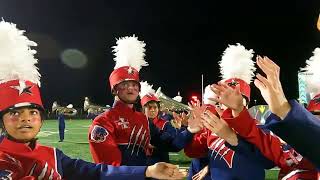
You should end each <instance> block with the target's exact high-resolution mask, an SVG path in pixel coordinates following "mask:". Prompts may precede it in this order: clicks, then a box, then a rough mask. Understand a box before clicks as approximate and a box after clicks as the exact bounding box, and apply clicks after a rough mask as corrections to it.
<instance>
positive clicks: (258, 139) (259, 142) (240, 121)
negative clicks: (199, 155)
mask: <svg viewBox="0 0 320 180" xmlns="http://www.w3.org/2000/svg"><path fill="white" fill-rule="evenodd" d="M223 118H224V119H225V120H226V121H227V122H228V124H229V126H230V127H233V128H234V129H235V130H236V131H237V132H238V133H239V135H240V136H242V137H243V138H245V139H246V140H247V141H248V142H250V143H252V144H254V145H256V146H257V147H258V148H259V150H260V151H261V153H262V154H263V155H264V156H265V157H267V158H268V159H270V160H272V161H273V162H274V163H275V164H276V165H277V166H278V167H280V168H281V170H280V173H279V179H288V180H296V179H317V176H318V172H317V170H316V168H315V167H314V166H313V164H311V163H310V162H309V161H308V160H307V159H305V158H303V157H302V156H301V155H300V154H299V153H298V152H296V151H295V150H294V149H293V148H289V149H287V148H286V145H285V144H283V143H282V142H281V141H280V139H279V138H278V137H277V136H275V135H274V134H273V133H272V132H271V131H269V132H265V131H263V130H262V129H261V128H259V127H257V125H256V120H255V119H253V118H252V117H251V116H250V115H249V113H248V111H247V109H244V110H243V111H242V112H241V113H240V115H239V116H238V117H236V118H233V117H232V113H231V110H230V109H228V110H226V111H225V112H224V114H223ZM297 138H298V137H297Z"/></svg>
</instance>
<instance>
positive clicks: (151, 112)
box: [144, 102, 159, 119]
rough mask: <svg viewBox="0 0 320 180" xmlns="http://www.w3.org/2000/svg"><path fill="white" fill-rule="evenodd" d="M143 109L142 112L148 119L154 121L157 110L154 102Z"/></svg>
mask: <svg viewBox="0 0 320 180" xmlns="http://www.w3.org/2000/svg"><path fill="white" fill-rule="evenodd" d="M144 109H145V111H144V112H145V114H146V116H147V117H148V118H151V119H154V118H156V117H157V116H158V113H159V108H158V104H157V103H156V102H149V103H147V104H146V105H145V108H144Z"/></svg>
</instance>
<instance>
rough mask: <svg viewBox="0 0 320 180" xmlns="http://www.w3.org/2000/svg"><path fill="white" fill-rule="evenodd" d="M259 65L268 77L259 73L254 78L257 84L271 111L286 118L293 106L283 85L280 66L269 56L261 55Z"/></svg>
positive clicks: (258, 58)
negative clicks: (284, 91)
mask: <svg viewBox="0 0 320 180" xmlns="http://www.w3.org/2000/svg"><path fill="white" fill-rule="evenodd" d="M257 65H258V67H259V68H260V69H261V70H262V71H263V72H264V73H265V74H266V77H263V76H262V75H261V74H257V76H256V77H257V79H255V80H254V84H255V86H256V87H257V88H258V89H259V90H260V92H261V95H262V97H263V98H264V100H265V101H266V102H267V104H268V105H269V108H270V111H271V112H272V113H274V114H276V115H277V116H279V117H280V118H281V119H283V118H285V116H286V115H287V113H288V112H289V111H290V109H291V106H290V104H289V103H288V100H287V99H286V97H285V95H284V93H283V89H282V86H281V82H280V67H279V66H278V65H277V64H275V63H274V62H273V61H272V60H270V59H269V58H268V57H263V58H262V57H260V56H257Z"/></svg>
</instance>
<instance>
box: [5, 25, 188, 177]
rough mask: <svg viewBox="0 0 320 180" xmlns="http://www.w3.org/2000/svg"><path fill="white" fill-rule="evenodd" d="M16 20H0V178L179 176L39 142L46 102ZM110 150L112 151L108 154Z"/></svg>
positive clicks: (172, 170)
mask: <svg viewBox="0 0 320 180" xmlns="http://www.w3.org/2000/svg"><path fill="white" fill-rule="evenodd" d="M23 33H24V31H22V30H18V29H17V28H16V25H15V24H11V23H8V22H4V21H1V22H0V51H1V53H0V102H1V103H0V115H1V125H2V128H3V130H4V134H3V135H2V136H1V137H0V179H24V180H27V179H28V180H35V179H57V180H59V179H119V180H120V179H123V180H124V179H128V178H134V179H145V177H154V178H160V179H167V178H169V179H176V178H182V177H183V174H182V173H181V172H179V170H178V169H177V167H176V166H175V165H171V164H167V163H159V164H155V165H154V166H148V167H146V166H141V167H138V166H136V167H129V166H122V167H113V166H109V165H104V164H93V163H89V162H85V161H83V160H81V159H72V158H70V157H68V156H66V155H65V154H63V152H62V151H60V150H59V149H56V148H52V147H47V146H43V145H41V144H39V143H38V142H37V138H36V136H37V134H38V133H39V131H40V128H41V126H42V123H43V119H42V117H43V113H44V108H43V105H42V101H41V96H40V88H39V86H40V73H39V72H38V68H37V67H36V66H35V65H36V64H37V62H38V60H37V59H35V57H34V54H35V53H36V51H35V50H32V49H31V47H32V46H36V45H37V44H36V43H35V42H33V41H31V40H29V39H28V38H27V37H26V36H24V35H23ZM109 156H111V155H109Z"/></svg>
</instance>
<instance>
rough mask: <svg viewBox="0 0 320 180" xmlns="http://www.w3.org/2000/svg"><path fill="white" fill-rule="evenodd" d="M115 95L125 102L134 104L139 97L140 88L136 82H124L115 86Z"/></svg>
mask: <svg viewBox="0 0 320 180" xmlns="http://www.w3.org/2000/svg"><path fill="white" fill-rule="evenodd" d="M116 91H117V95H118V96H119V98H120V99H122V100H124V101H126V102H135V101H136V100H137V97H138V95H139V91H140V86H139V83H138V82H136V81H124V82H121V83H120V84H118V85H117V86H116Z"/></svg>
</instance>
